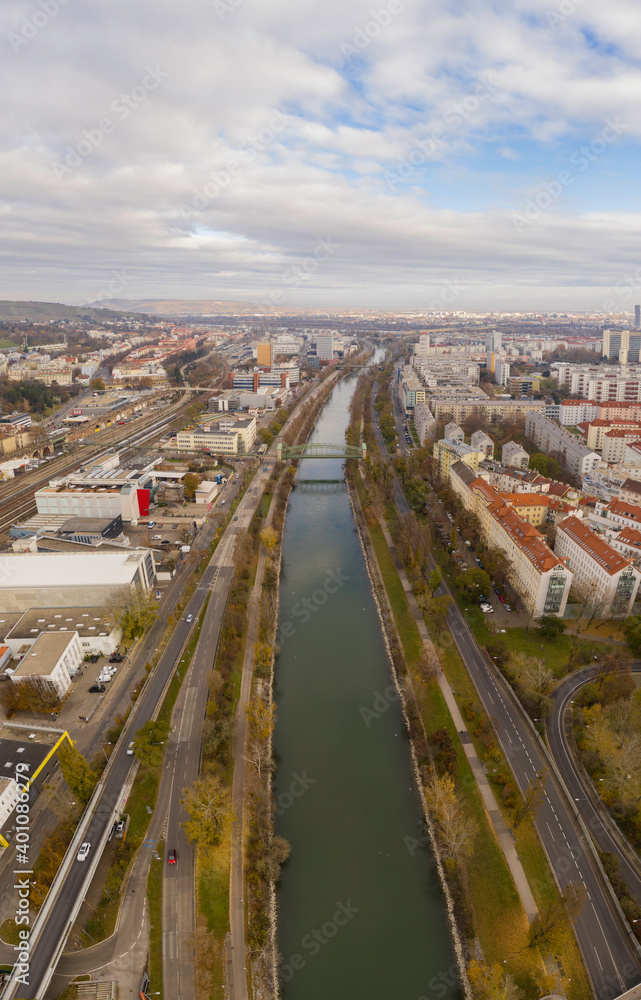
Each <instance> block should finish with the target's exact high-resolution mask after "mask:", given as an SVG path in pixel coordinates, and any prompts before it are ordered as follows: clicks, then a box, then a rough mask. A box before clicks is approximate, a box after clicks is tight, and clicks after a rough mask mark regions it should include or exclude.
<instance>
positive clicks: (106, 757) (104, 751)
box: [100, 740, 111, 763]
mask: <svg viewBox="0 0 641 1000" xmlns="http://www.w3.org/2000/svg"><path fill="white" fill-rule="evenodd" d="M100 746H101V747H102V752H103V753H104V755H105V760H106V761H107V763H109V757H108V756H107V751H106V750H105V747H110V746H111V740H110V741H109V743H101V744H100Z"/></svg>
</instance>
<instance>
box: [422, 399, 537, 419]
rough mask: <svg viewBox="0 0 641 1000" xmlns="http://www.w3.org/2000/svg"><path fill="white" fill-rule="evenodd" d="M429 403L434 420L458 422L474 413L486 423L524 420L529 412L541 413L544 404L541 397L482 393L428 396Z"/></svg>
mask: <svg viewBox="0 0 641 1000" xmlns="http://www.w3.org/2000/svg"><path fill="white" fill-rule="evenodd" d="M429 405H430V409H431V411H432V413H433V414H434V416H435V418H436V420H443V421H447V420H455V421H456V422H457V423H458V424H460V423H462V422H463V421H464V420H465V419H466V417H471V416H473V415H474V416H479V417H482V418H483V419H484V420H485V421H486V423H488V424H501V423H504V422H506V421H509V420H525V419H526V417H527V415H528V414H529V413H542V412H543V410H544V408H545V405H546V404H545V403H544V402H543V400H541V399H491V398H490V397H489V396H486V395H485V393H482V395H480V396H475V397H473V398H468V399H459V398H447V397H440V398H439V397H436V396H435V397H434V398H430V401H429Z"/></svg>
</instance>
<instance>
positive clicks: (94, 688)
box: [89, 684, 107, 694]
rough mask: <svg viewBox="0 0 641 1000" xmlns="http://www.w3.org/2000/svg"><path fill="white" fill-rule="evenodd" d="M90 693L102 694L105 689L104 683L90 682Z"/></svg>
mask: <svg viewBox="0 0 641 1000" xmlns="http://www.w3.org/2000/svg"><path fill="white" fill-rule="evenodd" d="M89 690H90V691H91V693H92V694H103V692H104V691H106V690H107V688H106V687H105V685H104V684H92V685H91V687H90V688H89Z"/></svg>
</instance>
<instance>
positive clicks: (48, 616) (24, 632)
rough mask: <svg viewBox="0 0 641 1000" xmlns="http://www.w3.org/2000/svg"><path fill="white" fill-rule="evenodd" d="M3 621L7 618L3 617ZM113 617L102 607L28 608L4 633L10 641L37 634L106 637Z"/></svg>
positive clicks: (112, 622)
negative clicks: (57, 633)
mask: <svg viewBox="0 0 641 1000" xmlns="http://www.w3.org/2000/svg"><path fill="white" fill-rule="evenodd" d="M4 617H5V618H6V617H8V615H5V616H4ZM114 618H115V616H113V615H110V614H109V613H108V612H106V611H105V609H104V608H101V607H97V608H32V609H31V610H30V611H25V613H24V614H23V615H21V616H20V615H19V616H18V620H17V621H16V622H15V623H14V625H13V628H12V629H11V630H10V632H8V633H7V638H11V639H34V638H35V637H36V636H37V635H39V634H40V633H41V632H45V633H46V634H47V635H51V633H52V632H54V633H55V632H67V633H69V632H77V633H78V635H81V636H89V637H91V636H96V635H109V634H110V633H111V632H112V631H113V629H114V628H115V621H114Z"/></svg>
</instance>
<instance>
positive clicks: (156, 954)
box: [147, 840, 165, 997]
mask: <svg viewBox="0 0 641 1000" xmlns="http://www.w3.org/2000/svg"><path fill="white" fill-rule="evenodd" d="M156 850H157V852H158V854H159V855H160V857H161V858H163V857H164V856H165V842H164V841H163V840H160V841H158V844H157V847H156ZM159 872H160V874H159ZM162 876H163V866H162V864H160V865H157V866H155V865H154V862H153V858H152V861H151V865H150V866H149V876H148V878H147V904H148V906H149V979H150V982H151V983H152V984H153V989H154V992H156V991H157V990H159V991H160V996H161V997H162Z"/></svg>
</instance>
